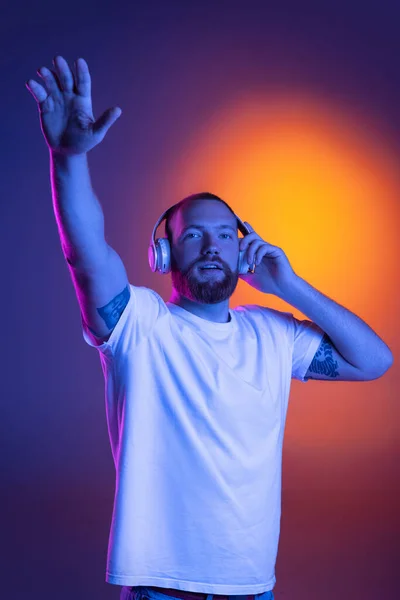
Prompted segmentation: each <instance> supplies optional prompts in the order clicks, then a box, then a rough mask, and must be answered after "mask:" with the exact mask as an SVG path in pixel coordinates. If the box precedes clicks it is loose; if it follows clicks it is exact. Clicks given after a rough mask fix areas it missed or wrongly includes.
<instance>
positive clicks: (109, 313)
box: [97, 285, 131, 329]
mask: <svg viewBox="0 0 400 600" xmlns="http://www.w3.org/2000/svg"><path fill="white" fill-rule="evenodd" d="M130 295H131V291H130V288H129V285H127V286H126V288H125V289H124V290H123V291H122V292H121V293H120V294H118V296H115V298H113V300H111V302H109V303H108V304H106V305H105V306H102V307H101V308H98V309H97V312H98V313H99V315H100V316H101V318H102V319H103V320H104V322H105V324H106V325H107V327H108V328H109V329H113V328H114V327H115V326H116V324H117V323H118V320H119V318H120V316H121V314H122V313H123V311H124V309H125V307H126V305H127V304H128V302H129V298H130Z"/></svg>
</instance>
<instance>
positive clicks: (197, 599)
mask: <svg viewBox="0 0 400 600" xmlns="http://www.w3.org/2000/svg"><path fill="white" fill-rule="evenodd" d="M147 587H148V589H150V590H155V591H156V592H160V593H161V594H165V595H166V596H173V597H174V598H182V599H183V600H207V598H208V596H210V594H205V593H203V592H187V591H186V590H174V589H171V588H159V587H154V586H147ZM211 595H212V596H213V600H229V598H230V596H226V595H223V594H211ZM259 595H260V594H246V595H243V596H240V598H243V600H255V599H256V596H259Z"/></svg>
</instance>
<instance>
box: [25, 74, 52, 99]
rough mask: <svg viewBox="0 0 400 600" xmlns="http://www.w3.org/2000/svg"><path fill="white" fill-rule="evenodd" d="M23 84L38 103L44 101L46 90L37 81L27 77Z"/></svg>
mask: <svg viewBox="0 0 400 600" xmlns="http://www.w3.org/2000/svg"><path fill="white" fill-rule="evenodd" d="M25 86H26V87H27V89H28V90H29V91H30V93H31V94H32V96H33V97H34V98H35V100H36V102H37V103H38V104H41V103H42V102H44V101H45V100H46V98H47V92H46V90H45V89H44V87H43V86H41V85H40V84H39V83H37V82H36V81H35V80H34V79H29V80H28V81H27V82H26V83H25Z"/></svg>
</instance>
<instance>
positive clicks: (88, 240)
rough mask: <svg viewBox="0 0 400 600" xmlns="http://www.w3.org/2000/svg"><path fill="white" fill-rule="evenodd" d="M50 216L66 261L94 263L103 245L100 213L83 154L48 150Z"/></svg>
mask: <svg viewBox="0 0 400 600" xmlns="http://www.w3.org/2000/svg"><path fill="white" fill-rule="evenodd" d="M50 180H51V190H52V198H53V209H54V215H55V219H56V222H57V226H58V232H59V235H60V241H61V246H62V249H63V253H64V256H65V258H66V259H67V260H68V262H69V263H70V264H72V265H74V266H77V265H82V266H84V265H86V266H87V265H91V264H93V265H95V264H96V263H98V262H99V261H101V260H102V257H103V255H105V251H106V248H107V244H106V242H105V238H104V214H103V210H102V207H101V205H100V202H99V201H98V199H97V197H96V195H95V193H94V191H93V188H92V184H91V180H90V173H89V166H88V160H87V155H86V154H80V155H76V156H70V157H65V156H62V155H59V154H54V153H52V152H50Z"/></svg>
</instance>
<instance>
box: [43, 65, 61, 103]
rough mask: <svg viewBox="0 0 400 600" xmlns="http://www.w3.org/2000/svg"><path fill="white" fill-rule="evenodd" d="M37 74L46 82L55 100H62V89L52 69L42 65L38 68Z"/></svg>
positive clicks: (49, 92)
mask: <svg viewBox="0 0 400 600" xmlns="http://www.w3.org/2000/svg"><path fill="white" fill-rule="evenodd" d="M37 74H38V75H39V77H41V78H42V79H43V81H44V82H45V84H46V88H47V91H48V94H49V95H51V96H52V97H53V98H54V100H59V101H60V100H61V90H60V87H59V84H58V82H57V79H56V76H55V74H54V73H53V72H52V71H50V69H47V67H41V68H40V69H38V70H37Z"/></svg>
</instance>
